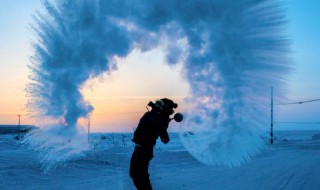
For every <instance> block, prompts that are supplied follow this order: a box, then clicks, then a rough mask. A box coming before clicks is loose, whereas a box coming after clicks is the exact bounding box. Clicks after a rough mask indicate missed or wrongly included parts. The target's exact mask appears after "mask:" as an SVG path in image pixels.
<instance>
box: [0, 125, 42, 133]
mask: <svg viewBox="0 0 320 190" xmlns="http://www.w3.org/2000/svg"><path fill="white" fill-rule="evenodd" d="M36 128H38V127H37V126H35V125H0V134H10V133H26V132H28V131H30V130H32V129H36Z"/></svg>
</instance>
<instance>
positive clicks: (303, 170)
mask: <svg viewBox="0 0 320 190" xmlns="http://www.w3.org/2000/svg"><path fill="white" fill-rule="evenodd" d="M14 137H15V136H14V135H2V136H0V189H1V190H11V189H24V190H26V189H36V190H39V189H77V190H78V189H110V190H117V189H119V190H122V189H125V190H133V189H135V188H134V186H133V183H132V182H131V179H130V177H129V174H128V168H129V160H130V156H131V153H132V151H133V144H132V143H131V142H130V137H131V134H111V133H110V134H93V135H92V136H91V137H90V138H91V144H92V146H93V147H94V148H93V149H92V150H90V151H88V152H86V154H85V156H84V157H82V158H79V159H77V160H72V161H68V162H67V163H64V164H63V165H61V166H59V167H57V168H56V169H55V170H53V171H51V172H50V173H49V174H44V173H43V170H42V169H41V164H40V162H39V159H38V157H37V154H36V153H35V152H34V151H32V150H28V149H27V148H26V147H25V145H21V144H19V141H17V140H15V138H14ZM275 137H276V141H275V144H274V145H272V146H269V147H268V148H267V149H266V150H264V151H263V153H262V154H260V155H258V156H257V157H255V158H254V159H253V160H252V161H250V162H248V163H246V164H243V165H242V166H239V167H236V168H225V167H210V166H206V165H204V164H201V163H199V162H198V161H197V160H196V159H194V158H193V157H192V156H191V155H190V154H189V153H188V152H187V151H186V150H185V149H184V147H183V145H182V144H181V143H180V140H179V135H178V134H171V143H169V144H168V145H162V144H161V143H160V142H158V145H157V146H156V148H155V155H154V159H153V160H152V161H151V165H150V178H151V183H152V185H153V187H154V189H155V190H164V189H166V190H170V189H171V190H176V189H188V190H195V189H199V190H206V189H208V190H210V189H214V190H229V189H234V190H240V189H245V190H251V189H252V190H263V189H266V190H276V189H279V190H280V189H288V190H294V189H303V190H306V189H320V131H287V132H285V131H282V132H276V133H275Z"/></svg>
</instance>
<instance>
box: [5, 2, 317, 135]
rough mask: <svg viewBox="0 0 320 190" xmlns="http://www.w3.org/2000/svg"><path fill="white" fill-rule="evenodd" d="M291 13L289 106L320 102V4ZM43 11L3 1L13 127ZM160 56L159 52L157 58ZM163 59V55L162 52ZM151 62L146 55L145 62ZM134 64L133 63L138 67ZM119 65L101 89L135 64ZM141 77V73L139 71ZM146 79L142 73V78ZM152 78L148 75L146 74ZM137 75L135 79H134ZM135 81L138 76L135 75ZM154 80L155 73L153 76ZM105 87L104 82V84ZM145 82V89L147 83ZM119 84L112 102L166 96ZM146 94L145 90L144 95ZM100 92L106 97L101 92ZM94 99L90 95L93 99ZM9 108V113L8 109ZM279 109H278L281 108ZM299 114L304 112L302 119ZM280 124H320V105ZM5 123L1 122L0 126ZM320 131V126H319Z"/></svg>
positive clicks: (283, 112)
mask: <svg viewBox="0 0 320 190" xmlns="http://www.w3.org/2000/svg"><path fill="white" fill-rule="evenodd" d="M284 2H285V3H286V8H287V18H288V21H289V23H288V28H287V30H286V33H287V34H288V37H289V38H290V40H291V41H292V46H291V49H292V54H291V55H290V57H291V59H292V61H293V62H294V64H295V70H294V72H293V73H292V75H291V76H290V78H288V94H287V95H288V98H289V100H288V101H294V102H295V101H301V100H309V99H316V98H320V53H319V52H320V11H319V10H320V1H318V0H304V1H300V0H285V1H284ZM40 8H41V2H40V1H39V0H28V1H23V0H14V1H13V0H1V1H0V42H1V46H0V67H1V70H0V77H1V80H0V85H1V94H0V107H1V108H2V109H1V111H0V114H2V115H5V114H7V115H10V117H12V121H11V120H10V122H13V121H15V120H16V113H20V112H25V110H24V104H25V102H26V98H25V92H24V88H25V85H26V82H27V79H28V70H27V67H26V65H27V64H28V63H29V56H31V55H32V54H33V50H32V48H31V41H32V39H33V38H34V36H33V33H32V32H31V30H30V26H29V24H30V23H31V22H32V16H31V15H32V14H34V13H35V11H36V10H39V9H40ZM158 54H159V52H158ZM160 54H161V52H160ZM151 58H152V55H149V57H148V56H147V55H146V57H145V58H144V59H145V61H148V60H149V59H151ZM133 62H134V61H133ZM127 65H128V66H125V65H120V69H119V71H116V73H115V74H114V75H112V76H105V78H104V79H103V80H100V84H99V86H101V89H103V88H104V84H107V83H108V82H106V81H109V84H110V83H111V81H121V79H120V77H121V76H124V75H125V76H128V74H126V72H130V70H131V71H132V69H131V68H133V67H132V64H127ZM139 67H140V69H141V70H147V69H148V65H145V66H143V64H141V66H139ZM154 67H158V68H161V70H163V71H165V72H166V73H168V74H167V75H166V76H167V77H162V76H161V75H159V76H154V77H155V80H156V78H161V79H162V80H163V79H165V82H164V83H165V84H167V86H168V88H165V89H163V91H172V89H173V88H172V87H171V86H170V84H171V83H172V81H174V83H175V84H174V86H179V85H180V86H181V90H180V91H179V90H177V89H174V92H172V93H171V94H170V96H179V97H183V96H186V94H187V92H188V85H187V84H186V83H185V82H183V80H182V79H181V78H180V76H179V74H178V72H179V68H174V69H170V68H168V67H167V66H164V64H162V63H161V62H159V63H156V64H155V65H154ZM136 72H137V71H136ZM139 74H140V75H143V73H139ZM147 74H148V73H147ZM129 75H132V74H129ZM135 75H136V74H135ZM149 75H150V73H149ZM101 81H102V82H101ZM143 82H145V83H143ZM139 83H143V84H141V86H148V85H150V82H149V83H148V81H139ZM116 86H117V85H116V82H115V83H114V89H113V94H108V93H107V92H104V95H106V94H107V95H109V96H127V95H134V96H141V95H145V96H155V97H156V96H162V95H163V94H161V93H163V92H158V91H152V92H150V93H149V92H148V93H146V94H139V93H137V92H136V93H135V92H133V91H132V90H131V91H130V93H128V92H127V93H126V92H125V89H116ZM140 90H141V89H140ZM96 91H101V90H99V89H97V90H96ZM89 94H90V93H89ZM4 108H6V109H4ZM276 109H277V108H276ZM299 110H301V111H303V112H302V113H299ZM278 114H279V115H278V116H277V117H275V118H276V119H278V120H281V121H284V120H300V121H305V120H308V121H311V120H312V121H316V120H317V119H318V118H320V102H315V103H310V104H308V105H305V106H304V107H303V108H302V107H299V106H290V107H286V108H281V109H280V110H278ZM1 119H2V117H1V116H0V121H1ZM318 120H320V119H318ZM317 127H318V128H319V129H320V126H317Z"/></svg>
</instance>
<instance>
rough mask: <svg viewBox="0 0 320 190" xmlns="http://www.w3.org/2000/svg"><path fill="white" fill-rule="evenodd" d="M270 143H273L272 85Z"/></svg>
mask: <svg viewBox="0 0 320 190" xmlns="http://www.w3.org/2000/svg"><path fill="white" fill-rule="evenodd" d="M270 143H271V144H273V87H271V130H270Z"/></svg>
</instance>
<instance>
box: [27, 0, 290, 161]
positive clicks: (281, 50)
mask: <svg viewBox="0 0 320 190" xmlns="http://www.w3.org/2000/svg"><path fill="white" fill-rule="evenodd" d="M44 5H45V7H46V10H47V13H46V14H39V15H38V16H36V20H37V23H38V24H37V26H34V29H35V31H36V32H37V35H38V39H39V40H38V41H37V42H35V43H34V48H35V55H34V56H33V57H32V64H31V65H30V71H31V75H30V78H31V82H30V83H29V85H28V86H27V93H28V95H29V96H30V101H29V104H28V109H29V110H30V112H31V113H32V114H33V115H34V116H36V117H38V118H40V119H43V120H44V121H47V120H48V119H49V120H53V121H61V122H60V124H59V125H65V127H64V128H68V130H71V131H74V132H73V134H74V135H75V134H77V133H78V132H77V121H78V119H79V118H84V117H87V116H88V114H90V112H91V111H92V110H93V106H92V105H90V103H89V102H87V101H85V100H84V99H83V96H82V95H81V93H80V90H81V88H82V85H83V84H84V83H85V82H86V81H87V80H88V79H90V78H93V77H96V76H98V75H100V74H101V73H104V72H112V70H114V69H116V63H115V61H114V58H115V57H126V56H127V55H128V54H129V53H130V52H131V51H132V50H133V49H138V50H140V51H149V50H151V49H153V48H155V47H158V46H159V45H160V44H161V43H162V41H161V39H164V38H162V37H163V36H165V38H166V39H168V40H166V43H168V44H167V45H168V51H166V54H167V62H168V64H176V63H178V62H183V65H184V69H183V75H184V77H185V79H186V80H187V81H188V82H189V84H190V89H191V92H190V95H189V97H188V100H187V101H188V102H189V103H192V104H193V109H192V110H190V112H189V113H188V114H187V121H186V122H185V123H184V126H183V128H182V135H181V138H182V141H183V143H184V145H185V146H186V149H187V150H188V151H189V152H190V153H191V154H192V155H194V156H195V157H196V158H197V159H198V160H199V161H201V162H203V163H206V164H211V165H226V166H236V165H240V164H241V163H244V162H245V161H247V160H250V158H251V157H252V156H254V155H256V154H257V153H259V152H260V150H261V149H262V148H264V146H265V143H264V141H263V138H262V135H263V130H262V129H263V128H264V127H266V125H267V123H266V119H267V118H268V115H266V114H267V113H268V112H267V110H266V109H265V108H264V107H263V106H265V105H267V104H268V101H269V89H270V86H275V87H276V89H284V80H285V79H286V77H287V76H288V73H289V72H290V70H291V65H290V64H289V62H288V60H287V53H288V51H289V50H288V40H287V39H286V37H285V35H284V34H283V28H284V26H285V18H284V11H283V5H282V2H281V1H279V0H199V1H195V0H185V1H179V0H161V1H160V0H150V1H142V0H137V1H132V0H78V1H73V0H57V1H55V3H53V4H51V3H49V2H48V1H44ZM181 41H185V42H186V43H184V44H185V47H183V46H181V43H180V45H179V43H178V42H181ZM177 88H178V87H177ZM279 93H281V92H279ZM106 106H107V105H106ZM44 125H46V124H44ZM62 129H63V128H62ZM185 134H193V135H185ZM56 135H57V134H56ZM65 136H66V138H70V136H72V135H70V134H69V133H68V135H65Z"/></svg>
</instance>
